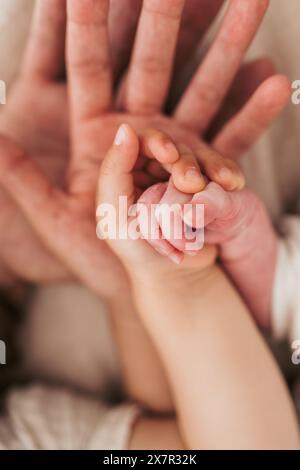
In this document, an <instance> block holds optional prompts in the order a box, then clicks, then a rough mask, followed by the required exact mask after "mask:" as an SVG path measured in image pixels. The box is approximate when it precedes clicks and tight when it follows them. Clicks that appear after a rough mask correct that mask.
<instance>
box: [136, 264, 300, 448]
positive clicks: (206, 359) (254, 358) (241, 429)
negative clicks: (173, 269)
mask: <svg viewBox="0 0 300 470" xmlns="http://www.w3.org/2000/svg"><path fill="white" fill-rule="evenodd" d="M190 281H191V282H190V285H188V286H187V284H186V283H185V284H183V283H182V282H181V281H180V282H178V283H177V282H174V283H173V284H172V283H169V286H168V285H167V284H168V283H164V284H162V283H158V282H157V281H153V282H150V283H148V284H147V286H146V285H144V286H143V284H141V283H140V282H137V283H136V288H135V296H136V302H137V305H138V306H139V310H140V314H141V318H142V320H143V322H144V324H145V325H146V327H147V329H148V331H149V333H150V334H151V336H152V338H153V341H154V343H155V344H156V346H157V348H158V350H159V353H160V356H161V358H162V360H163V362H164V364H165V367H166V370H167V374H168V378H169V382H170V386H171V389H172V393H173V396H174V401H175V407H176V410H177V413H178V419H179V425H180V429H181V431H182V436H183V438H184V440H185V443H186V445H187V447H188V448H204V449H211V448H253V449H257V448H294V447H296V446H297V445H298V429H297V424H296V419H295V416H294V412H293V408H292V405H291V402H290V399H289V396H288V392H287V390H286V388H285V385H284V382H283V380H282V378H281V376H280V373H279V371H278V369H277V367H276V365H275V363H274V361H273V359H272V358H271V355H270V353H269V351H268V350H267V348H266V346H265V344H264V342H263V340H262V338H261V337H260V335H259V333H258V331H257V329H256V328H255V326H254V323H253V322H252V320H251V318H250V316H249V315H248V312H247V310H246V308H245V306H244V304H243V303H242V302H241V300H240V299H239V298H238V296H237V295H236V294H235V291H234V289H233V288H232V287H231V285H230V283H229V282H228V281H227V279H226V277H225V276H224V274H223V273H222V272H221V270H220V269H218V268H217V267H214V268H211V269H209V270H208V272H206V273H204V274H201V276H200V278H199V279H198V278H197V277H196V279H190Z"/></svg>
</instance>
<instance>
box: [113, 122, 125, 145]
mask: <svg viewBox="0 0 300 470" xmlns="http://www.w3.org/2000/svg"><path fill="white" fill-rule="evenodd" d="M126 135H127V129H126V125H125V124H122V125H121V126H120V127H119V130H118V132H117V133H116V136H115V140H114V144H115V145H122V144H123V142H124V141H125V140H126Z"/></svg>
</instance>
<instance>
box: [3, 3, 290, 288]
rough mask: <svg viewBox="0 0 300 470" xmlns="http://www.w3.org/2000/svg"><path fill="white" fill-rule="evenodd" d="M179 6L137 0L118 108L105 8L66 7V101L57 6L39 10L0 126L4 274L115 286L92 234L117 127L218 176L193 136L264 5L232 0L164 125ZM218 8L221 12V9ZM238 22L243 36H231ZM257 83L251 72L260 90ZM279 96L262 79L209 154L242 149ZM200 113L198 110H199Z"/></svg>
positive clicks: (279, 81) (116, 275)
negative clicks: (177, 150)
mask: <svg viewBox="0 0 300 470" xmlns="http://www.w3.org/2000/svg"><path fill="white" fill-rule="evenodd" d="M184 3H185V2H184V1H183V0H176V1H174V0H172V1H168V2H163V3H162V2H158V1H156V0H146V1H145V2H144V4H143V8H142V11H141V15H140V19H139V25H138V30H137V37H136V40H135V43H134V48H133V53H132V59H131V63H130V66H129V71H128V73H127V76H126V79H125V80H124V82H123V85H122V87H121V90H122V91H121V93H120V96H119V100H118V107H119V111H120V112H117V109H116V106H115V105H113V95H112V70H111V65H110V64H111V61H110V51H109V45H108V12H109V10H108V8H109V5H108V1H107V0H96V1H91V0H88V1H85V2H82V1H81V0H70V1H68V2H67V6H68V18H67V24H68V29H67V30H68V41H67V48H66V51H67V53H66V63H67V76H68V98H69V99H67V88H66V83H64V81H63V80H61V78H62V77H63V76H64V62H65V61H64V50H65V31H66V9H65V1H64V0H42V1H41V2H40V3H38V6H37V10H36V16H35V21H34V26H33V30H32V35H31V39H30V42H29V46H28V51H27V54H26V59H25V62H24V66H23V69H22V73H21V76H20V79H19V81H18V82H17V84H16V86H15V88H14V90H13V92H12V94H11V96H10V98H9V103H8V105H7V107H6V109H5V112H4V113H3V114H2V115H1V122H0V126H1V130H2V131H3V133H4V134H5V135H7V136H9V137H11V138H13V140H14V141H15V142H17V143H18V144H19V146H18V145H15V144H14V143H12V142H11V141H7V140H6V139H5V138H2V139H1V140H2V142H1V155H2V158H1V182H2V185H3V188H4V190H5V192H2V193H1V204H2V207H3V210H2V214H1V219H0V224H1V228H2V230H1V247H2V249H1V253H0V254H1V257H2V261H3V264H4V266H6V267H7V269H8V271H9V272H10V273H12V274H16V275H18V276H20V277H22V278H23V279H26V280H33V281H38V282H48V281H54V280H59V279H63V278H67V277H71V276H75V277H78V278H79V279H81V280H82V281H83V282H84V283H85V284H86V285H88V286H89V287H90V288H92V289H93V290H95V291H97V292H98V293H100V294H102V295H103V294H105V295H108V296H109V295H110V293H112V292H113V291H114V290H115V289H116V288H119V287H120V286H124V285H125V284H124V283H126V280H125V277H124V276H123V271H122V267H121V266H120V265H119V264H118V263H117V262H116V259H115V257H114V255H113V254H112V253H111V252H110V251H109V249H108V247H107V246H106V245H105V244H104V243H101V242H99V240H97V239H96V237H95V227H94V197H95V196H94V194H95V184H96V177H97V173H98V169H99V164H100V162H101V159H102V158H103V156H104V154H105V152H106V151H107V149H108V147H109V145H110V143H111V140H112V138H113V136H114V134H115V132H116V130H117V128H118V126H119V125H120V124H121V123H122V122H124V121H126V122H129V123H130V124H132V125H133V126H134V127H135V128H143V127H149V126H154V127H159V128H161V129H162V130H164V131H166V132H167V133H169V134H170V135H171V136H173V137H174V138H176V140H180V141H182V142H185V143H187V144H188V145H190V146H192V147H193V149H194V150H195V151H196V152H198V156H199V159H200V161H201V162H202V164H203V165H204V166H207V168H208V171H210V170H209V169H212V170H211V171H213V173H214V175H213V176H215V177H216V178H218V169H220V166H222V165H224V164H226V165H229V166H230V164H229V163H226V162H224V161H223V160H222V159H221V158H219V157H218V156H217V154H216V153H215V152H213V150H211V149H208V148H207V147H206V146H205V144H204V143H203V141H200V140H199V139H198V137H197V135H196V134H197V133H198V132H199V133H200V131H201V133H203V132H205V130H206V129H207V127H208V125H209V123H210V122H211V121H212V119H213V117H214V115H215V113H216V111H217V110H218V108H219V106H220V104H221V103H222V100H223V97H224V96H225V94H226V91H227V90H228V88H229V86H230V84H231V81H232V79H233V77H234V75H235V73H236V71H237V69H238V67H239V65H240V62H241V60H242V57H243V54H244V51H245V49H246V48H247V45H248V44H249V42H250V41H251V39H252V37H253V36H254V34H255V31H256V29H257V28H258V26H259V24H260V21H261V19H262V17H263V15H264V12H265V9H266V6H267V2H261V1H255V0H251V1H250V0H244V1H243V3H244V8H243V9H240V7H239V6H238V5H239V4H240V1H236V0H233V1H232V2H231V4H230V8H229V10H228V13H227V16H226V18H225V20H224V23H223V27H222V28H221V31H220V33H219V34H218V36H217V38H216V41H215V42H214V44H213V46H212V48H211V51H210V52H209V54H208V55H207V58H206V60H205V61H204V62H203V64H202V66H201V67H200V70H199V71H198V72H197V73H196V75H195V78H194V80H193V81H192V83H191V85H190V86H189V88H188V90H187V93H186V94H185V95H184V97H183V98H182V100H181V101H180V103H179V105H178V108H177V110H175V113H174V116H173V117H170V118H168V117H165V116H163V114H161V112H160V110H161V108H162V106H163V103H164V101H165V99H166V96H167V92H168V89H169V82H170V76H171V71H172V64H173V59H174V54H175V48H176V41H177V36H178V32H179V27H180V19H181V17H182V14H183V8H184ZM217 3H218V7H219V4H220V3H221V2H216V4H217ZM245 7H246V8H245ZM216 10H217V8H216ZM211 16H212V15H211ZM237 16H238V17H237ZM210 19H211V18H210ZM237 19H238V20H239V24H242V25H243V28H242V27H241V28H238V29H237V30H235V31H233V30H232V24H233V22H234V21H235V22H236V21H237ZM229 32H230V33H234V34H233V38H234V40H231V41H228V34H229ZM185 40H186V38H185ZM115 41H120V37H119V38H116V39H115ZM119 44H120V43H119ZM161 44H164V47H163V48H162V47H161ZM159 46H160V47H159ZM224 47H225V49H226V48H227V49H226V51H224ZM117 49H118V48H117V47H116V50H117ZM221 51H222V53H223V54H224V52H227V57H230V58H231V60H230V61H228V64H227V67H226V73H225V72H224V64H223V62H222V61H221V63H220V61H219V59H220V53H221ZM218 64H219V65H218ZM218 67H221V68H222V70H223V76H224V78H225V79H224V87H223V88H222V90H221V92H220V90H219V89H218V90H214V89H213V87H212V85H211V83H214V74H217V73H218V70H217V68H218ZM258 75H259V74H258ZM265 75H267V74H265V73H263V74H261V76H260V77H259V80H258V83H259V82H260V81H261V78H262V77H264V76H265ZM203 77H204V78H205V80H204V81H203ZM207 84H210V85H209V86H207ZM207 90H208V91H209V93H207ZM275 90H276V94H275V95H272V96H274V102H273V106H272V107H271V108H270V107H269V106H267V107H263V105H264V103H265V102H266V100H265V99H264V100H261V98H262V97H265V96H266V94H267V96H270V94H271V92H272V93H273V92H274V91H275ZM286 90H287V82H286V80H284V79H283V78H282V77H272V78H271V79H269V80H267V82H265V83H263V84H262V85H261V86H260V87H259V89H258V90H257V91H256V93H255V94H254V96H253V97H252V98H251V99H250V101H249V102H248V103H247V105H246V106H245V107H244V108H243V109H242V110H241V111H240V112H239V114H238V116H236V117H234V118H232V119H231V121H230V122H229V123H228V124H227V125H226V126H225V127H224V128H223V129H222V130H221V131H220V132H219V134H218V136H217V138H216V139H215V142H214V145H215V146H216V147H217V149H218V150H222V148H224V149H226V153H230V154H232V155H234V154H238V153H239V152H240V151H243V150H244V149H245V148H247V146H248V145H249V144H251V143H252V142H253V141H254V140H255V139H256V138H257V137H258V135H260V133H261V132H262V131H263V129H264V128H265V127H266V126H267V125H268V124H269V122H270V121H272V120H273V119H274V117H275V116H276V115H277V114H278V113H279V111H280V110H281V109H282V107H283V106H284V104H285V102H286V99H287V98H286V97H287V93H286ZM68 104H69V105H70V113H68ZM258 104H260V106H258ZM199 109H204V110H205V113H202V112H201V113H199V112H198V110H199ZM186 116H188V121H187V118H186ZM69 117H70V119H69ZM256 118H257V119H256ZM254 120H256V121H257V122H256V127H255V128H254V127H253V121H254ZM69 124H70V126H71V131H70V132H69ZM182 124H183V125H182ZM189 128H191V129H193V131H194V132H191V131H190V130H189ZM195 131H197V132H196V133H195ZM69 136H71V143H70V144H69ZM237 136H238V137H239V138H238V142H237V139H236V137H237ZM236 142H237V143H238V145H237V146H236ZM28 156H29V157H28ZM208 159H209V165H208ZM212 161H213V162H215V165H212V164H211V162H212ZM41 170H42V171H41ZM43 173H44V174H43ZM15 204H16V205H17V207H18V209H17V207H16V205H15ZM32 229H33V230H32Z"/></svg>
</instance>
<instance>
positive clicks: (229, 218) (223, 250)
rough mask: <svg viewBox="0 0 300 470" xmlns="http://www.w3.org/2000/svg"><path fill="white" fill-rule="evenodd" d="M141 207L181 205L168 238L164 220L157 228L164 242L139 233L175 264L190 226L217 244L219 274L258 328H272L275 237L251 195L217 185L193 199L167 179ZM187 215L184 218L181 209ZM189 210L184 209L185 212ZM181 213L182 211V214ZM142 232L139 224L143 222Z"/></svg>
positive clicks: (151, 191) (149, 193) (148, 193)
mask: <svg viewBox="0 0 300 470" xmlns="http://www.w3.org/2000/svg"><path fill="white" fill-rule="evenodd" d="M139 202H140V203H143V204H146V205H147V206H149V207H150V206H151V205H152V204H157V205H161V204H164V205H167V206H172V205H173V204H178V205H179V211H178V217H177V218H176V219H175V221H174V228H173V232H172V233H171V236H170V231H169V221H168V218H167V220H164V218H163V217H160V218H157V220H156V223H157V226H158V228H159V229H160V230H161V233H162V234H164V235H165V238H164V239H161V240H153V239H151V237H149V234H147V232H146V231H143V234H144V237H145V239H147V240H148V243H149V244H150V245H151V246H152V247H153V248H155V249H156V250H157V251H159V252H160V253H162V254H166V253H169V252H172V253H174V250H175V252H176V255H177V256H176V257H175V258H174V260H175V261H176V262H179V263H180V262H181V261H182V259H183V256H184V254H189V255H191V254H193V255H196V253H197V247H196V246H195V248H194V251H193V252H192V253H191V248H189V250H188V249H187V247H189V246H191V245H189V244H190V243H191V241H192V240H190V239H188V238H186V237H183V238H181V239H178V238H176V237H175V234H176V233H181V230H182V228H184V227H186V226H189V227H193V228H194V229H198V230H199V229H204V240H205V243H208V244H216V245H218V248H219V257H220V261H221V263H222V266H223V268H224V269H225V271H226V272H227V274H228V276H229V278H230V279H231V280H232V281H233V283H234V285H235V286H236V288H237V290H238V292H239V293H240V294H241V295H242V297H243V299H244V300H245V302H246V305H248V306H249V309H250V311H251V312H252V313H253V315H254V318H255V320H256V321H257V322H258V324H259V325H260V326H261V327H264V328H266V329H268V328H270V321H271V305H272V290H273V281H274V274H275V267H276V260H277V243H278V237H277V234H276V232H275V230H274V228H273V227H272V224H271V221H270V218H269V216H268V213H267V211H266V209H265V207H264V205H263V203H262V202H261V201H260V200H259V198H258V197H257V196H256V195H255V194H254V193H252V192H251V191H249V190H248V189H243V190H241V191H234V192H228V191H225V190H223V189H222V188H221V187H220V186H219V185H218V184H216V183H213V182H209V183H208V184H207V186H206V188H205V189H204V190H202V191H201V192H199V193H197V194H195V195H193V197H192V198H191V197H190V195H189V194H186V193H182V192H181V191H179V190H178V186H177V184H176V182H175V181H174V178H172V177H171V179H170V181H169V183H165V184H158V185H155V186H152V187H150V188H149V189H148V190H147V191H145V192H144V193H143V194H142V196H141V197H140V199H139ZM185 204H188V205H189V210H188V211H185V212H184V205H185ZM198 205H203V206H204V220H203V221H202V220H200V219H199V218H198V219H197V211H196V208H197V206H198ZM186 207H187V206H186ZM180 208H181V209H180ZM141 225H142V227H143V223H142V221H141Z"/></svg>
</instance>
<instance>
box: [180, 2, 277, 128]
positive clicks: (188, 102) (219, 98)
mask: <svg viewBox="0 0 300 470" xmlns="http://www.w3.org/2000/svg"><path fill="white" fill-rule="evenodd" d="M268 3H269V1H268V0H231V1H230V4H229V8H228V10H227V13H226V15H225V18H224V21H223V23H222V25H221V28H220V30H219V33H218V35H217V37H216V39H215V40H214V42H213V44H212V46H211V48H210V50H209V52H208V54H207V55H206V58H205V59H204V61H203V63H202V64H201V65H200V67H199V69H198V71H197V72H196V74H195V75H194V78H193V79H192V81H191V83H190V85H189V87H188V89H187V91H186V93H185V94H184V96H183V97H182V99H181V101H180V102H179V105H178V107H177V109H176V110H175V117H176V118H177V119H178V120H179V121H180V122H181V123H182V124H184V125H185V126H187V127H189V128H191V129H193V130H195V131H196V132H200V133H201V134H203V133H204V132H205V130H206V129H207V127H208V125H209V124H210V122H211V121H212V119H213V117H214V116H215V114H216V112H217V111H218V109H219V107H220V105H221V104H222V102H223V99H224V97H225V96H226V93H227V92H228V89H229V87H230V84H231V83H232V81H233V79H234V76H235V74H236V73H237V71H238V69H239V67H240V64H241V62H242V59H243V56H244V54H245V51H246V50H247V48H248V46H249V44H250V43H251V41H252V39H253V38H254V36H255V34H256V32H257V30H258V28H259V25H260V23H261V21H262V19H263V17H264V15H265V12H266V10H267V7H268ZM219 78H220V80H219Z"/></svg>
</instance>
